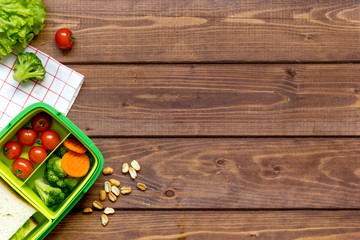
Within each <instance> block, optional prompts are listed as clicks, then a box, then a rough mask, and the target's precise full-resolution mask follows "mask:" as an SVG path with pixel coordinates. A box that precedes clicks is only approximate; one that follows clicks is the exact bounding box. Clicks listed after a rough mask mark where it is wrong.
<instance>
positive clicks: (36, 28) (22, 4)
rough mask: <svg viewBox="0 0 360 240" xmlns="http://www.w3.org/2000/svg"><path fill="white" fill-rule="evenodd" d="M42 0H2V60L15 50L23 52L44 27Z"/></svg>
mask: <svg viewBox="0 0 360 240" xmlns="http://www.w3.org/2000/svg"><path fill="white" fill-rule="evenodd" d="M45 18H46V13H45V6H44V5H43V4H42V3H41V0H0V58H3V57H4V56H6V55H7V54H8V53H10V52H11V51H12V50H13V49H16V50H17V51H19V52H21V51H22V50H23V49H24V48H25V47H26V46H27V45H28V44H29V42H30V41H31V39H33V37H34V36H35V35H37V34H38V33H39V32H40V30H41V29H42V28H43V27H44V21H45Z"/></svg>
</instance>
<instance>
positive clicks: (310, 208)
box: [32, 0, 360, 240]
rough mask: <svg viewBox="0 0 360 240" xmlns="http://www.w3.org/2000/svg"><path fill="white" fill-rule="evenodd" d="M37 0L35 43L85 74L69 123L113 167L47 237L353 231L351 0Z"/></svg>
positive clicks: (356, 233)
mask: <svg viewBox="0 0 360 240" xmlns="http://www.w3.org/2000/svg"><path fill="white" fill-rule="evenodd" d="M44 4H45V5H46V7H47V13H48V18H47V20H46V27H45V28H44V30H43V31H41V33H40V34H39V36H37V37H36V38H35V39H34V40H33V42H32V45H33V46H35V47H37V48H38V49H39V50H41V51H44V52H46V53H48V54H50V55H51V56H53V57H54V58H56V59H57V60H59V61H61V62H63V63H65V64H67V65H68V66H69V67H71V68H73V69H75V70H76V71H78V72H80V73H82V74H83V75H85V83H84V85H83V87H82V90H81V92H80V94H79V96H78V98H77V100H76V102H75V104H74V106H73V107H72V109H71V111H70V113H69V115H68V117H69V118H70V119H71V120H72V121H73V122H74V123H75V124H76V125H77V126H79V128H80V129H81V130H83V131H84V132H85V133H86V134H87V135H89V136H90V137H91V139H92V140H93V141H94V143H95V145H96V146H98V148H99V149H100V151H101V152H102V154H103V156H104V159H105V166H111V167H113V168H115V173H114V174H113V175H112V176H110V177H108V176H104V175H102V174H101V175H100V177H99V178H98V180H97V181H96V182H95V184H94V185H93V187H92V188H91V189H90V190H89V192H88V193H87V194H86V195H85V196H84V197H83V198H82V199H81V200H80V202H79V203H78V204H77V205H76V206H75V207H74V209H73V210H72V211H71V212H70V213H69V214H68V215H67V216H66V217H65V218H64V219H63V221H61V222H60V223H59V225H58V226H57V227H56V228H55V229H54V230H53V231H52V233H51V234H50V235H49V236H48V237H47V238H46V239H55V240H57V239H59V240H60V239H61V240H64V239H127V240H133V239H137V240H161V239H167V240H190V239H191V240H193V239H196V240H198V239H200V240H207V239H211V240H212V239H214V240H215V239H216V240H218V239H219V240H221V239H276V240H277V239H302V240H312V239H316V240H325V239H330V240H335V239H336V240H343V239H359V238H360V221H359V216H360V215H359V210H360V201H359V199H360V184H359V183H360V182H359V180H360V140H359V139H358V136H359V135H360V124H359V123H360V114H359V112H360V111H359V110H360V104H359V96H360V95H359V94H360V78H359V76H360V65H359V64H360V51H359V39H360V21H359V19H360V2H359V1H355V0H353V1H336V0H331V1H317V0H310V1H300V0H299V1H291V0H271V1H265V0H255V1H250V0H249V1H248V0H231V1H230V0H226V1H223V0H222V1H221V0H214V1H209V0H204V1H203V0H192V1H190V0H189V1H188V0H186V1H156V0H150V1H149V0H147V1H143V0H140V1H131V0H121V1H115V0H104V1H99V0H92V1H89V0H86V1H76V2H74V1H69V0H64V1H61V2H59V1H55V0H47V1H44ZM61 27H69V28H71V29H72V30H73V32H74V34H75V35H76V37H77V38H78V40H77V42H76V44H75V45H74V48H73V49H72V50H71V51H65V52H64V51H61V50H59V49H58V48H57V47H56V46H55V43H54V40H53V38H54V34H55V32H56V30H57V29H59V28H61ZM132 159H136V160H138V161H139V163H140V164H141V167H142V170H141V172H140V173H139V177H138V179H137V180H136V181H133V180H131V179H130V178H129V176H128V175H123V174H122V173H121V172H120V168H121V165H122V163H124V162H130V161H131V160H132ZM109 178H116V179H119V180H120V181H121V184H122V186H131V187H132V188H133V191H132V193H131V194H130V195H127V196H121V197H120V198H119V199H118V200H117V202H116V203H111V202H109V201H108V200H106V201H105V202H104V205H105V206H111V207H114V208H115V209H116V214H115V215H112V216H110V217H109V219H110V223H109V225H108V226H106V227H102V226H101V222H100V214H101V212H100V211H96V212H94V213H92V214H90V215H84V214H82V213H81V211H82V209H83V208H84V207H90V205H91V202H92V201H94V200H97V199H98V192H99V190H100V189H101V188H102V185H103V182H104V181H105V180H106V179H109ZM137 182H143V183H145V184H147V186H148V190H147V191H146V192H141V191H139V190H137V189H136V188H135V185H136V183H137Z"/></svg>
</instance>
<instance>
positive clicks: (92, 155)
mask: <svg viewBox="0 0 360 240" xmlns="http://www.w3.org/2000/svg"><path fill="white" fill-rule="evenodd" d="M41 112H46V113H48V114H49V115H50V116H51V117H52V126H51V128H50V129H52V130H54V131H56V132H58V133H59V135H60V137H61V143H60V144H59V145H58V146H57V147H56V148H55V149H54V150H53V151H51V152H50V153H49V154H48V156H47V158H46V159H45V160H44V161H43V162H42V163H40V164H34V172H33V173H32V174H31V175H30V176H29V177H28V178H27V179H24V180H22V179H19V178H17V177H16V176H15V175H14V174H13V173H12V171H11V164H12V162H13V160H10V159H7V158H6V157H5V156H4V154H3V151H2V149H3V146H4V145H5V144H6V143H7V142H9V141H17V138H16V133H17V131H19V130H20V129H21V128H22V127H25V126H26V125H27V124H28V123H29V122H30V120H31V119H32V118H33V117H34V116H35V115H37V114H39V113H41ZM68 137H73V138H76V139H77V140H79V141H80V142H81V143H82V144H83V145H84V146H85V147H86V148H87V150H88V151H87V153H88V156H89V159H90V169H89V171H88V173H87V174H86V175H85V176H84V177H82V178H81V180H80V181H79V183H78V184H77V186H76V188H75V189H74V190H73V191H72V192H71V193H70V195H68V196H67V197H66V199H65V200H64V201H63V202H62V203H61V204H60V205H58V206H54V207H52V208H49V207H47V206H46V205H45V204H44V203H43V201H42V200H41V198H40V197H39V195H38V193H37V191H36V189H35V186H34V182H35V180H36V179H38V178H43V177H44V171H45V168H46V163H47V161H48V160H49V159H50V158H51V157H52V156H53V155H54V154H55V153H56V150H57V149H58V148H59V147H60V146H61V145H62V144H63V141H65V139H67V138H68ZM0 147H1V153H0V177H1V178H3V179H4V181H6V182H7V183H8V184H9V185H10V186H11V187H12V188H13V189H14V190H15V191H16V192H17V193H18V194H20V196H22V197H23V198H24V199H25V200H26V201H28V202H29V203H30V204H31V205H33V206H34V207H35V208H36V209H37V210H38V212H37V213H36V214H35V215H34V216H33V217H34V219H35V220H36V221H37V222H38V226H37V227H36V228H35V229H34V230H33V231H32V233H31V234H30V236H29V237H28V238H27V239H31V240H32V239H43V238H44V237H45V236H46V235H47V234H48V233H49V232H50V231H51V230H52V229H53V228H54V227H55V226H56V224H57V223H58V222H60V220H61V219H62V218H63V217H64V216H65V215H66V214H67V213H68V212H69V211H70V210H71V208H73V206H74V205H75V204H76V203H77V202H78V201H79V200H80V198H81V197H82V196H83V195H84V194H85V193H86V192H87V190H88V189H89V188H90V187H91V185H92V184H93V183H94V182H95V180H96V178H97V177H98V176H99V174H100V173H101V169H102V168H103V164H104V163H103V162H104V160H103V157H102V155H101V153H100V151H99V150H98V149H97V148H96V147H95V146H94V144H93V143H92V141H91V140H90V139H89V138H88V137H87V136H86V135H85V134H84V133H83V132H82V131H81V130H80V129H78V128H77V127H76V126H75V125H74V124H73V123H72V122H71V121H70V120H69V119H68V118H66V117H65V116H64V115H62V114H61V113H60V112H58V111H56V110H55V109H54V108H52V107H50V106H49V105H47V104H45V103H35V104H33V105H31V106H29V107H28V108H26V109H24V110H23V111H22V112H21V113H20V114H19V115H18V116H17V117H15V118H14V119H13V120H12V121H11V122H10V123H9V124H8V126H6V127H5V129H4V130H2V131H1V132H0ZM30 148H31V147H23V153H22V155H21V156H20V157H24V158H26V159H29V158H28V151H29V150H30Z"/></svg>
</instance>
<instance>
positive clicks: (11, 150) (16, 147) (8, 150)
mask: <svg viewBox="0 0 360 240" xmlns="http://www.w3.org/2000/svg"><path fill="white" fill-rule="evenodd" d="M22 151H23V149H22V146H21V144H20V143H18V142H8V143H6V144H5V145H4V149H3V152H4V155H5V157H6V158H8V159H17V158H19V157H20V155H21V153H22Z"/></svg>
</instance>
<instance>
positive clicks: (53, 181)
mask: <svg viewBox="0 0 360 240" xmlns="http://www.w3.org/2000/svg"><path fill="white" fill-rule="evenodd" d="M44 176H45V178H46V179H47V180H48V181H49V183H50V185H51V186H53V187H60V186H61V185H62V184H63V182H64V179H63V178H59V177H58V176H57V175H56V174H55V172H54V171H53V170H51V169H48V168H46V169H45V173H44Z"/></svg>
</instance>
